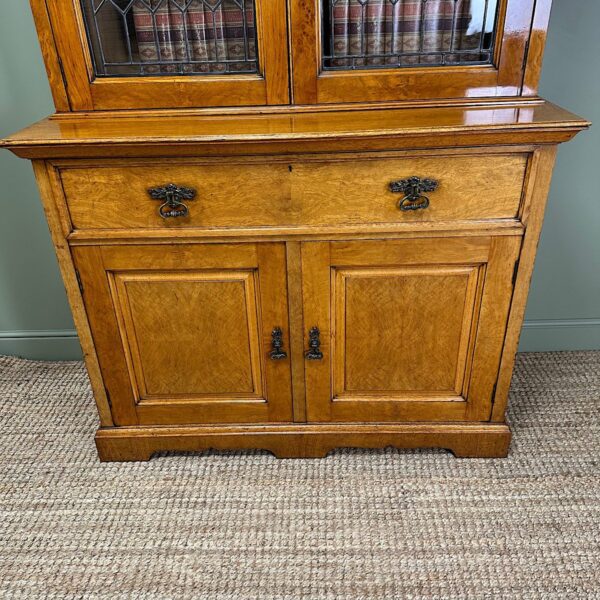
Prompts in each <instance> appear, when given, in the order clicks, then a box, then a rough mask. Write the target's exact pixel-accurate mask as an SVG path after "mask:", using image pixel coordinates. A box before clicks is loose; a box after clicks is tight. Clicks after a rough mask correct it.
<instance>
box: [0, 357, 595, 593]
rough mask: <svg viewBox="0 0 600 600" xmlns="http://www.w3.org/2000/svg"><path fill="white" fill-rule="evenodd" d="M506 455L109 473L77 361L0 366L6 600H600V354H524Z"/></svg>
mask: <svg viewBox="0 0 600 600" xmlns="http://www.w3.org/2000/svg"><path fill="white" fill-rule="evenodd" d="M511 401H512V404H511V412H510V421H511V424H512V426H513V432H514V439H513V445H512V449H511V453H510V456H509V458H507V459H498V460H489V459H488V460H482V459H462V460H461V459H456V458H454V457H453V456H452V455H451V454H450V453H447V452H443V451H411V452H407V451H397V450H391V449H388V450H383V451H359V450H338V451H336V452H334V453H332V454H330V455H329V456H328V457H327V458H326V459H323V460H277V459H275V458H274V457H272V456H271V455H270V454H267V453H265V452H253V453H242V452H239V453H238V452H230V453H217V452H210V453H204V454H189V455H163V456H160V457H155V458H153V459H152V460H151V461H150V462H147V463H125V464H115V463H112V464H101V463H99V462H98V460H97V457H96V454H95V448H94V444H93V440H92V436H93V434H94V430H95V428H96V425H97V422H96V416H95V412H94V408H93V401H92V397H91V392H90V388H89V385H88V380H87V377H86V374H85V372H84V369H83V367H82V364H81V363H76V362H72V363H43V362H29V361H24V360H20V359H14V358H6V357H4V358H0V476H1V479H0V597H2V598H10V599H13V598H110V599H111V600H112V599H120V598H135V599H138V598H139V599H146V598H148V599H170V598H173V599H180V598H181V599H184V598H199V599H207V600H225V599H227V600H229V599H236V600H237V599H242V600H252V599H260V600H283V599H286V600H287V599H289V600H296V599H311V600H312V599H314V600H334V599H348V600H367V599H385V600H391V599H410V598H452V599H455V598H468V599H472V598H494V599H496V598H519V599H522V598H523V599H526V598H574V599H578V600H579V599H582V598H600V417H599V414H600V352H595V353H594V352H574V353H549V354H524V355H520V356H519V358H518V365H517V370H516V374H515V377H514V381H513V387H512V391H511Z"/></svg>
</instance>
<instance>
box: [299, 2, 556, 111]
mask: <svg viewBox="0 0 600 600" xmlns="http://www.w3.org/2000/svg"><path fill="white" fill-rule="evenodd" d="M544 1H545V0H544ZM534 6H535V0H291V23H292V28H291V29H292V59H293V79H294V83H293V88H294V101H295V102H296V103H298V104H314V103H319V104H324V103H336V102H377V101H396V100H425V99H441V98H477V97H494V96H517V95H519V93H520V90H521V85H522V81H523V73H524V69H525V59H526V52H527V41H528V38H529V33H530V28H531V22H532V15H533V11H534Z"/></svg>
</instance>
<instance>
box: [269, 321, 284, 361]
mask: <svg viewBox="0 0 600 600" xmlns="http://www.w3.org/2000/svg"><path fill="white" fill-rule="evenodd" d="M271 348H272V350H271V352H269V358H270V359H271V360H283V359H284V358H287V352H286V351H285V350H284V349H283V332H282V331H281V327H275V328H274V329H273V331H272V332H271Z"/></svg>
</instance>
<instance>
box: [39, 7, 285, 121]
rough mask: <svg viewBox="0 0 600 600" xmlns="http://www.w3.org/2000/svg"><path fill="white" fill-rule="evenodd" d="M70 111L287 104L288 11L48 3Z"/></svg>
mask: <svg viewBox="0 0 600 600" xmlns="http://www.w3.org/2000/svg"><path fill="white" fill-rule="evenodd" d="M47 7H48V15H49V18H50V22H51V24H52V28H53V31H54V37H55V42H56V50H57V52H58V56H59V59H60V64H61V65H62V71H63V74H64V79H65V83H66V88H67V94H68V96H69V103H70V108H71V110H74V111H83V110H127V109H161V108H196V107H210V106H255V105H266V104H287V103H288V102H289V93H288V59H287V25H286V11H285V4H284V3H281V2H271V1H268V0H223V1H219V2H213V1H211V0H191V1H190V0H186V1H184V0H135V1H133V2H123V1H120V0H47Z"/></svg>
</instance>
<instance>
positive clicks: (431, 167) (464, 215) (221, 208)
mask: <svg viewBox="0 0 600 600" xmlns="http://www.w3.org/2000/svg"><path fill="white" fill-rule="evenodd" d="M526 165H527V155H526V154H525V153H519V154H510V155H508V154H507V155H503V154H487V155H451V156H427V157H411V158H398V157H377V156H376V157H374V158H362V157H361V158H354V159H348V158H345V159H342V158H328V159H305V160H297V159H293V160H292V159H290V160H289V161H285V162H283V161H281V160H278V161H276V162H275V161H273V160H268V159H264V161H262V162H258V160H256V159H255V160H250V159H247V160H244V161H240V162H226V163H223V162H222V161H211V162H208V161H206V160H205V161H202V162H200V161H194V160H183V159H182V160H181V161H177V162H169V161H164V162H158V163H154V164H141V163H140V162H139V161H124V162H119V163H115V162H114V161H106V162H101V161H99V162H98V163H97V164H94V165H91V166H90V165H85V166H84V165H82V166H79V165H77V164H73V163H71V164H70V165H64V166H63V167H62V168H60V174H61V179H62V185H63V189H64V192H65V195H66V199H67V203H68V207H69V212H70V216H71V220H72V223H73V227H74V228H75V229H122V228H148V229H155V228H171V227H173V228H181V227H197V228H207V227H210V228H215V227H217V228H218V227H236V228H237V227H241V228H243V227H276V226H288V227H289V226H292V227H293V226H303V225H308V226H313V225H314V226H319V225H344V224H363V223H364V224H367V223H411V222H412V223H414V222H423V223H425V222H435V221H454V220H457V221H465V220H466V221H468V220H483V219H514V218H516V217H517V214H518V210H519V205H520V201H521V193H522V188H523V182H524V178H525V171H526ZM412 176H419V177H421V178H431V179H434V180H436V181H437V182H438V187H437V189H436V190H435V191H433V192H426V193H427V196H429V197H430V199H431V201H430V204H429V206H428V208H426V209H424V210H423V209H419V210H405V211H403V210H400V209H399V208H398V204H399V202H400V200H401V199H402V197H403V195H404V194H403V193H394V192H392V191H391V190H390V183H391V182H392V181H397V180H402V179H406V178H409V177H412ZM169 183H173V184H175V185H177V186H182V187H186V188H192V189H193V190H195V192H196V195H195V198H194V199H193V200H190V201H185V202H186V204H188V205H189V215H188V216H186V217H171V218H166V219H165V218H161V217H160V215H159V213H158V209H159V206H160V204H161V201H159V200H155V199H152V198H151V197H150V195H149V193H148V189H149V188H153V187H160V186H165V185H166V184H169Z"/></svg>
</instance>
